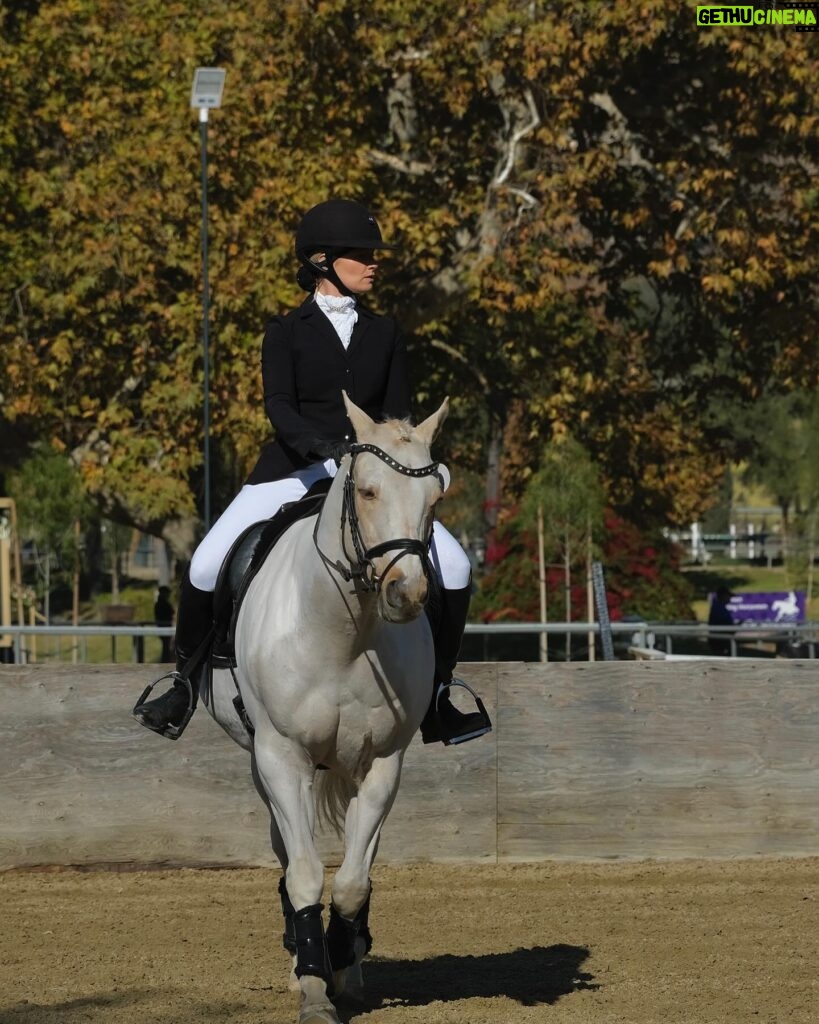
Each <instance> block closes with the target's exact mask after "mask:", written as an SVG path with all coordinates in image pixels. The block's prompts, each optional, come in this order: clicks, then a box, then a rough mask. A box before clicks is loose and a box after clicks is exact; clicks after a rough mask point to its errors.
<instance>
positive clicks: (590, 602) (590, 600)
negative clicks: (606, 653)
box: [586, 524, 595, 661]
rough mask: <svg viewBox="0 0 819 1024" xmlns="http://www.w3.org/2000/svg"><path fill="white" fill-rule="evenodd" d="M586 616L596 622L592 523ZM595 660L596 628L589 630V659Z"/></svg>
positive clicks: (587, 568)
mask: <svg viewBox="0 0 819 1024" xmlns="http://www.w3.org/2000/svg"><path fill="white" fill-rule="evenodd" d="M586 617H587V619H588V621H589V622H594V580H593V578H592V531H591V524H589V525H588V526H587V528H586ZM594 660H595V653H594V630H593V629H590V630H589V661H594Z"/></svg>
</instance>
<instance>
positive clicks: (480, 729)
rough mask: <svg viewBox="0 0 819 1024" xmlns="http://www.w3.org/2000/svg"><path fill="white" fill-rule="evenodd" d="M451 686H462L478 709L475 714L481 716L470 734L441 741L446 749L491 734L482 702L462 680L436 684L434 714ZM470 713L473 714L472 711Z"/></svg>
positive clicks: (489, 719)
mask: <svg viewBox="0 0 819 1024" xmlns="http://www.w3.org/2000/svg"><path fill="white" fill-rule="evenodd" d="M452 686H462V687H463V688H464V689H465V690H468V691H469V693H470V694H471V695H472V699H473V700H474V701H475V704H476V705H477V707H478V711H477V713H478V714H479V715H480V716H481V724H480V725H479V726H477V727H476V728H475V729H472V731H471V732H467V733H464V735H463V736H453V737H452V739H448V740H443V741H442V742H443V744H444V746H446V747H454V746H456V745H457V744H458V743H466V741H467V740H476V739H477V738H478V737H479V736H485V735H486V734H487V733H488V732H492V719H491V718H490V717H489V714H488V713H487V710H486V708H485V707H484V703H483V701H482V700H481V698H480V697H479V696H478V694H477V693H476V692H475V690H474V689H473V688H472V687H471V686H470V685H469V683H465V682H464V681H463V679H450V681H449V682H448V683H439V684H438V688H437V690H436V692H435V713H436V714H437V713H438V702H439V701H440V699H441V694H442V693H443V692H444V690H448V689H449V688H450V687H452ZM471 713H472V714H475V712H474V711H473V712H471Z"/></svg>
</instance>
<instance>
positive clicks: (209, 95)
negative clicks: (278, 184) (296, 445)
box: [191, 68, 225, 533]
mask: <svg viewBox="0 0 819 1024" xmlns="http://www.w3.org/2000/svg"><path fill="white" fill-rule="evenodd" d="M224 87H225V71H224V68H197V69H196V71H195V72H194V75H193V88H192V89H191V106H192V107H195V108H198V110H199V136H200V139H201V143H202V144H201V147H200V149H201V153H202V363H203V368H204V382H203V384H202V388H203V392H204V394H203V399H204V401H203V412H202V419H203V433H204V443H203V461H204V465H205V502H204V519H205V533H207V532H208V530H209V529H210V331H209V312H208V307H209V299H210V295H209V286H208V111H209V110H216V109H217V108H219V107H221V105H222V92H223V90H224Z"/></svg>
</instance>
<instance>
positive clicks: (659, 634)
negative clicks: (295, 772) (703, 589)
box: [0, 621, 819, 664]
mask: <svg viewBox="0 0 819 1024" xmlns="http://www.w3.org/2000/svg"><path fill="white" fill-rule="evenodd" d="M610 628H611V632H612V635H613V637H614V639H615V642H619V644H620V645H621V647H622V648H623V650H622V651H621V653H622V654H623V656H625V650H626V649H627V648H629V647H634V648H643V649H645V650H648V651H657V652H665V653H666V654H673V653H674V643H675V641H676V642H677V643H678V645H683V642H685V643H687V644H688V645H689V646H690V645H691V644H692V643H698V644H701V645H706V646H707V645H708V643H709V642H711V641H714V640H723V641H727V642H728V649H729V650H730V656H732V657H737V656H738V654H739V653H740V650H741V649H742V650H744V651H746V653H747V651H752V650H753V649H754V648H756V649H759V650H762V649H763V648H771V647H773V648H774V649H780V648H790V649H800V650H804V652H805V653H806V655H807V657H809V658H815V657H816V648H817V646H818V645H819V623H813V622H808V623H803V624H800V625H790V624H783V625H776V624H771V625H759V626H756V625H755V626H753V627H749V626H708V625H707V624H706V623H685V624H682V623H680V624H672V623H663V622H642V621H639V622H612V623H611V626H610ZM0 631H1V633H0V652H2V651H3V650H5V651H7V652H9V654H10V655H11V656H12V658H13V661H14V662H15V663H16V664H27V663H29V662H31V661H34V660H37V659H36V657H35V658H32V657H31V650H32V648H31V647H29V646H28V645H27V644H26V643H25V638H26V637H30V638H33V639H34V640H35V641H39V639H40V638H42V639H45V638H48V637H55V638H59V637H68V638H74V639H75V640H76V641H78V642H77V643H75V644H74V645H73V647H72V650H71V652H70V653H71V654H72V657H71V658H70V659H69V660H73V661H77V662H85V661H87V657H85V652H84V650H83V647H84V646H87V645H84V644H83V643H81V641H86V640H87V639H88V637H90V636H106V637H109V638H110V640H111V653H112V658H111V660H112V661H114V662H115V661H116V660H117V657H116V641H117V639H119V638H130V639H131V645H130V648H131V658H130V660H131V661H133V662H142V661H144V660H145V640H146V639H148V638H151V637H154V638H156V637H172V636H173V635H174V629H173V627H172V626H154V625H122V626H112V625H109V624H106V623H88V624H87V625H83V626H69V625H65V626H62V625H51V626H19V625H13V626H5V625H4V626H0ZM465 632H466V634H467V636H472V635H482V636H484V637H486V638H491V637H493V636H498V637H500V636H509V635H512V636H514V635H517V636H526V635H533V634H534V635H537V636H540V635H542V634H546V636H548V637H557V638H560V637H567V636H570V637H579V638H597V639H599V637H600V634H601V628H600V624H599V623H597V622H495V623H479V622H470V623H468V624H467V626H466V631H465ZM4 641H5V646H4V645H3V642H4ZM8 641H10V643H9V642H8ZM582 651H583V648H582V647H581V645H579V644H578V645H577V650H576V653H577V655H580V654H581V653H582ZM81 654H82V655H83V656H82V657H80V655H81ZM559 657H560V656H559V655H558V658H557V659H555V660H558V659H559ZM598 657H599V652H598ZM6 660H10V659H8V658H7V659H6ZM49 660H51V659H49ZM486 660H491V659H489V658H487V659H486ZM516 660H530V661H537V660H538V656H537V655H536V656H535V657H532V658H524V659H521V658H517V659H516Z"/></svg>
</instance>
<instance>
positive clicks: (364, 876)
mask: <svg viewBox="0 0 819 1024" xmlns="http://www.w3.org/2000/svg"><path fill="white" fill-rule="evenodd" d="M403 758H404V752H403V750H401V751H397V752H396V753H394V754H391V755H390V756H389V757H382V758H376V760H375V761H374V762H373V764H372V767H371V768H370V770H369V772H368V773H367V775H366V776H365V778H364V780H363V782H362V783H361V785H360V786H359V789H358V794H357V795H356V796H355V797H353V799H352V800H351V801H350V805H349V807H348V808H347V815H346V818H345V821H344V860H343V861H342V863H341V867H340V868H339V869H338V871H337V872H336V876H335V878H334V879H333V892H332V906H331V908H330V926H329V928H328V930H327V942H328V947H329V954H330V965H331V967H332V969H333V985H334V988H335V992H336V994H339V993H340V992H342V991H345V990H346V991H347V992H349V993H355V992H360V991H361V989H362V988H363V978H362V974H361V961H362V960H363V959H364V957H365V956H366V955H367V953H369V951H370V946H371V945H372V938H371V936H370V931H369V927H368V913H369V908H370V888H371V885H370V869H371V868H372V864H373V861H374V860H375V855H376V853H377V851H378V840H379V838H380V836H381V827H382V826H383V824H384V822H385V821H386V819H387V815H388V814H389V812H390V808H391V807H392V805H393V801H394V800H395V795H396V793H397V792H398V784H399V782H400V780H401V764H402V761H403Z"/></svg>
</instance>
